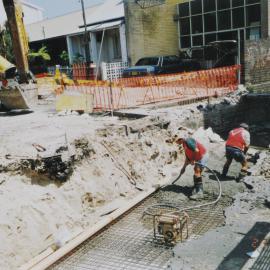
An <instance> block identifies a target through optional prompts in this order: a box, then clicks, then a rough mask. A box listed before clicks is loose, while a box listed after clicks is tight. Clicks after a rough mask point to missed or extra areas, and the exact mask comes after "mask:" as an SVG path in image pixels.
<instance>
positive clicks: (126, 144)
mask: <svg viewBox="0 0 270 270" xmlns="http://www.w3.org/2000/svg"><path fill="white" fill-rule="evenodd" d="M0 122H1V125H2V126H5V130H2V131H1V133H2V134H1V139H2V144H1V146H0V148H1V153H2V156H1V166H0V192H1V196H0V203H1V213H0V220H1V224H0V240H1V246H0V258H1V263H0V268H1V269H15V268H17V267H18V266H20V265H22V264H23V263H25V262H27V261H28V260H30V259H31V258H32V257H34V256H36V255H38V254H39V253H40V252H41V251H43V250H45V249H46V248H47V247H48V246H50V245H52V244H55V243H56V244H58V245H63V244H64V243H65V242H66V241H68V240H70V239H71V238H73V237H74V236H75V235H77V234H78V233H80V232H81V231H82V230H84V229H85V228H86V227H88V226H91V225H92V224H94V223H96V222H97V221H98V220H100V219H101V218H102V216H103V215H106V213H109V212H110V211H112V210H114V209H117V208H119V207H121V206H122V205H123V204H124V203H125V202H126V201H127V200H129V199H131V198H133V197H134V196H135V195H136V194H138V193H139V192H140V190H141V189H144V190H147V189H148V188H150V187H151V186H152V185H154V184H162V183H164V182H165V181H168V180H170V179H171V177H172V175H174V174H177V173H178V171H179V163H180V162H181V160H182V156H179V154H178V153H177V148H176V147H175V146H174V145H168V144H166V142H165V140H166V139H167V138H170V137H171V136H172V134H173V133H174V130H172V129H170V128H168V124H169V122H168V121H162V120H157V119H155V118H151V117H148V118H145V119H141V120H136V121H128V120H127V121H121V120H119V119H117V118H108V117H90V116H79V115H70V116H64V117H60V116H57V115H49V116H48V115H46V114H43V113H34V114H32V115H21V116H16V119H15V117H4V118H1V119H0ZM135 182H136V185H137V187H136V186H135V185H134V184H135Z"/></svg>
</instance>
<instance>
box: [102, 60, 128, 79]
mask: <svg viewBox="0 0 270 270" xmlns="http://www.w3.org/2000/svg"><path fill="white" fill-rule="evenodd" d="M127 67H128V62H114V63H105V62H103V63H102V64H101V74H102V80H105V81H106V80H112V81H113V80H116V79H119V78H121V77H122V75H123V70H124V69H125V68H127Z"/></svg>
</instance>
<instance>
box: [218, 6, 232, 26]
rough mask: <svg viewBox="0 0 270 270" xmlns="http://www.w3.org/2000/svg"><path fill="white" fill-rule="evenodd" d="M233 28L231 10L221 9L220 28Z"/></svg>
mask: <svg viewBox="0 0 270 270" xmlns="http://www.w3.org/2000/svg"><path fill="white" fill-rule="evenodd" d="M227 29H231V11H230V10H225V11H219V12H218V30H227Z"/></svg>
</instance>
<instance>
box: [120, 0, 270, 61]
mask: <svg viewBox="0 0 270 270" xmlns="http://www.w3.org/2000/svg"><path fill="white" fill-rule="evenodd" d="M143 2H145V3H146V2H148V3H150V2H155V3H156V4H157V3H158V2H159V3H160V5H153V6H152V7H149V8H145V9H144V8H142V7H141V6H142V3H143ZM269 16H270V0H193V1H187V0H182V1H181V0H166V1H164V0H163V1H162V0H155V1H153V0H148V1H147V0H126V1H125V20H126V33H127V48H128V55H129V59H130V62H131V63H132V64H134V63H135V62H136V61H137V60H138V59H139V58H140V57H143V56H153V55H160V54H178V53H179V51H183V50H186V49H188V48H196V47H200V46H202V45H207V44H208V43H209V42H211V41H217V40H237V41H240V42H239V48H238V50H239V52H238V53H239V55H241V62H242V63H243V61H244V47H245V42H246V40H252V41H254V40H259V39H261V38H267V37H269V35H270V20H269Z"/></svg>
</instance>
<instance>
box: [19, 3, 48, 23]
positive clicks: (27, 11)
mask: <svg viewBox="0 0 270 270" xmlns="http://www.w3.org/2000/svg"><path fill="white" fill-rule="evenodd" d="M22 9H23V14H24V23H25V24H31V23H34V22H39V21H42V20H43V19H44V17H43V12H42V10H41V9H37V8H34V7H31V6H28V5H27V4H24V3H22Z"/></svg>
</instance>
